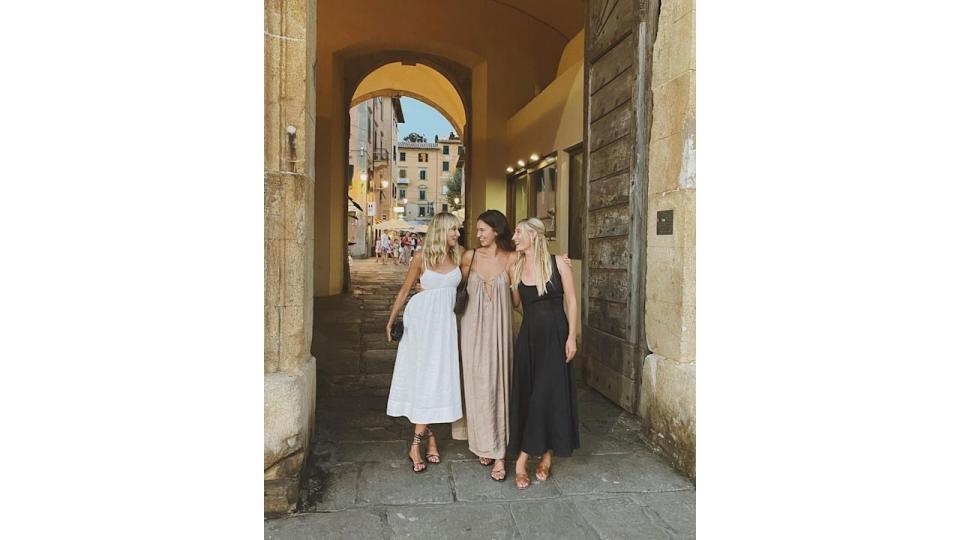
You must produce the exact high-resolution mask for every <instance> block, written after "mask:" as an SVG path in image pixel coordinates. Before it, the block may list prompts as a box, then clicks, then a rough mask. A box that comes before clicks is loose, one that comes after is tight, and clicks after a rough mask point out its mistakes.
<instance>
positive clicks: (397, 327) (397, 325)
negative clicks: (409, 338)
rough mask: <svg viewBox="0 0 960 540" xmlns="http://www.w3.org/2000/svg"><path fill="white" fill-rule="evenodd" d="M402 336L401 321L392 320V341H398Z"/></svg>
mask: <svg viewBox="0 0 960 540" xmlns="http://www.w3.org/2000/svg"><path fill="white" fill-rule="evenodd" d="M402 337H403V321H393V324H392V325H390V339H392V340H393V341H400V338H402Z"/></svg>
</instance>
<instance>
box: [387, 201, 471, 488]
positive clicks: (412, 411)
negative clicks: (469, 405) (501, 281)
mask: <svg viewBox="0 0 960 540" xmlns="http://www.w3.org/2000/svg"><path fill="white" fill-rule="evenodd" d="M457 224H458V220H457V218H456V216H454V215H453V214H449V213H447V212H441V213H439V214H437V215H436V216H434V218H433V220H432V221H431V222H430V227H429V228H428V229H427V239H426V244H425V245H424V249H423V252H422V253H416V254H415V255H414V256H413V262H412V264H411V265H410V268H409V270H407V277H406V279H405V280H404V282H403V286H401V287H400V292H399V293H398V294H397V298H396V300H394V302H393V309H392V310H391V311H390V319H389V320H388V321H387V327H386V331H387V341H391V337H390V329H391V327H392V326H393V322H394V321H395V320H396V319H397V315H398V314H399V312H400V308H401V307H402V306H403V302H404V300H406V298H407V295H408V294H409V292H410V289H411V288H412V287H413V284H414V282H416V281H417V280H418V279H419V280H420V283H421V285H422V286H423V292H420V293H417V294H415V295H414V296H413V298H411V299H410V301H409V302H408V303H407V306H406V308H405V309H404V311H403V337H402V338H401V340H400V345H399V347H398V348H397V357H396V362H395V363H394V368H393V379H392V380H391V382H390V395H389V397H388V398H387V415H389V416H395V417H396V416H405V417H407V419H409V420H410V422H411V423H413V424H414V429H413V444H412V445H411V446H410V452H409V458H410V461H412V462H413V472H415V473H419V472H423V471H424V470H425V469H426V468H427V463H428V462H429V463H440V453H439V451H438V449H437V439H436V437H435V436H434V434H433V432H432V431H430V424H436V423H448V422H454V421H456V420H459V419H460V418H461V417H462V416H463V409H462V406H461V403H460V366H459V353H458V351H457V319H456V315H454V313H453V305H454V303H455V302H456V295H457V294H456V293H457V285H459V284H460V276H461V274H460V268H459V264H460V246H459V245H458V244H457V239H458V238H459V236H460V234H459V233H458V232H457ZM424 443H426V445H427V448H426V458H427V459H426V462H425V461H423V458H422V457H421V452H420V450H421V448H420V447H421V446H422V445H423V444H424Z"/></svg>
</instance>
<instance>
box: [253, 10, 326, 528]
mask: <svg viewBox="0 0 960 540" xmlns="http://www.w3.org/2000/svg"><path fill="white" fill-rule="evenodd" d="M315 56H316V12H315V2H313V1H311V0H292V1H291V0H284V1H280V0H266V2H265V3H264V354H263V356H264V495H265V499H264V503H265V511H266V512H267V513H270V514H275V513H282V512H287V511H290V510H292V509H293V508H294V506H295V505H296V501H297V495H298V478H299V473H300V469H301V467H302V465H303V460H304V455H305V453H306V451H307V450H308V448H309V441H310V426H312V425H313V415H314V408H315V406H314V402H315V397H316V396H315V394H316V362H315V360H314V359H313V358H312V357H311V356H310V340H311V332H312V328H313V320H312V319H313V288H312V283H313V243H314V232H313V231H314V224H313V213H314V211H313V203H314V179H315V172H314V171H315V167H314V164H313V162H314V159H313V158H314V141H315V139H314V133H315V130H316V120H315V97H314V91H315V90H314V80H313V74H312V66H313V58H315ZM289 126H292V127H293V128H295V129H296V133H295V136H294V137H293V138H292V139H291V137H290V136H289V134H288V127H289Z"/></svg>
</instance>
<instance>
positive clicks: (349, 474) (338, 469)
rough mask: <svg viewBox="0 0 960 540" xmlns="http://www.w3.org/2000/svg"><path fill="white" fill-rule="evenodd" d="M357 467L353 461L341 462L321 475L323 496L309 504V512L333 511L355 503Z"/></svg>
mask: <svg viewBox="0 0 960 540" xmlns="http://www.w3.org/2000/svg"><path fill="white" fill-rule="evenodd" d="M358 474H359V468H358V467H357V465H355V464H353V463H342V464H339V465H337V466H335V467H333V468H332V469H331V470H330V471H328V472H326V473H325V474H324V475H323V478H322V481H323V484H324V489H323V496H322V498H321V499H320V500H319V501H315V502H314V503H313V504H312V505H311V506H310V509H309V510H310V511H311V512H333V511H336V510H346V509H347V508H352V507H354V506H356V505H357V476H358Z"/></svg>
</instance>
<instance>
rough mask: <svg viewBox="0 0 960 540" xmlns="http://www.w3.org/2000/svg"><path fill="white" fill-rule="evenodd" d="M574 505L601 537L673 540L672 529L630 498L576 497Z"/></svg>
mask: <svg viewBox="0 0 960 540" xmlns="http://www.w3.org/2000/svg"><path fill="white" fill-rule="evenodd" d="M571 503H572V504H573V506H574V508H576V509H577V512H578V513H579V514H580V515H581V516H583V519H584V520H585V521H586V522H587V523H588V524H589V525H590V527H591V528H592V529H593V530H594V531H596V532H597V534H598V535H599V536H600V538H603V539H605V540H606V539H615V538H643V539H644V540H672V538H673V535H672V534H671V533H672V531H671V529H670V528H669V527H668V526H667V525H666V524H665V523H664V522H663V521H662V520H661V519H660V518H659V516H657V515H655V514H651V512H650V511H649V510H648V509H647V507H645V506H644V505H642V504H640V503H639V502H637V500H636V499H634V498H633V497H632V496H630V495H624V496H620V497H616V498H596V497H574V498H572V499H571Z"/></svg>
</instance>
